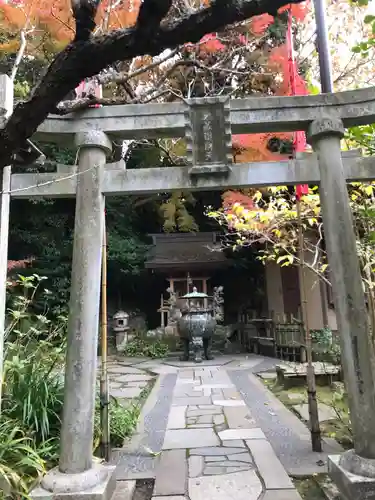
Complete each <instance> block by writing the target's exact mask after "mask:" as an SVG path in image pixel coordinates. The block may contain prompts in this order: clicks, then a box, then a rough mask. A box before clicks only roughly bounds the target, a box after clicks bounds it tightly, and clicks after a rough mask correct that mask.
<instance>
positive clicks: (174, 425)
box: [167, 406, 187, 429]
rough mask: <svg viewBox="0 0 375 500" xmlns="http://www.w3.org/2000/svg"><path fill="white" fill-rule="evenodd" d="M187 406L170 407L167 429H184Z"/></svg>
mask: <svg viewBox="0 0 375 500" xmlns="http://www.w3.org/2000/svg"><path fill="white" fill-rule="evenodd" d="M186 410H187V406H172V407H171V410H170V412H169V416H168V423H167V429H184V428H185V425H186V422H185V414H186Z"/></svg>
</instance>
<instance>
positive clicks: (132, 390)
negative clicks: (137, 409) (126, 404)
mask: <svg viewBox="0 0 375 500" xmlns="http://www.w3.org/2000/svg"><path fill="white" fill-rule="evenodd" d="M142 390H143V388H142V387H121V388H119V389H112V388H111V386H110V388H109V393H110V395H111V396H113V397H114V398H121V399H134V398H138V397H139V396H140V395H141V392H142Z"/></svg>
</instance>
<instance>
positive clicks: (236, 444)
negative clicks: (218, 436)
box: [222, 439, 246, 448]
mask: <svg viewBox="0 0 375 500" xmlns="http://www.w3.org/2000/svg"><path fill="white" fill-rule="evenodd" d="M222 446H224V447H228V448H233V447H234V448H246V445H245V443H244V441H242V440H241V439H233V440H231V441H224V443H223V445H222Z"/></svg>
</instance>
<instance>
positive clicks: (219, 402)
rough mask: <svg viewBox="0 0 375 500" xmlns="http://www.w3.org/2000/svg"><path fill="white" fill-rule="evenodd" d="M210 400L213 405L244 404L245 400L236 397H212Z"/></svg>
mask: <svg viewBox="0 0 375 500" xmlns="http://www.w3.org/2000/svg"><path fill="white" fill-rule="evenodd" d="M212 402H213V404H214V405H215V406H237V407H238V406H246V403H245V401H242V400H238V399H221V400H218V399H214V400H213V401H212Z"/></svg>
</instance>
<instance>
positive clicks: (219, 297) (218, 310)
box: [214, 286, 224, 323]
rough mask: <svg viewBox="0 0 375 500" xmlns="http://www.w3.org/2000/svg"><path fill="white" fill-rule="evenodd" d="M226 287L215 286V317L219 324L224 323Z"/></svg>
mask: <svg viewBox="0 0 375 500" xmlns="http://www.w3.org/2000/svg"><path fill="white" fill-rule="evenodd" d="M223 295H224V287H223V286H215V288H214V317H215V319H216V321H217V322H218V323H222V322H223V321H224V296H223Z"/></svg>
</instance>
